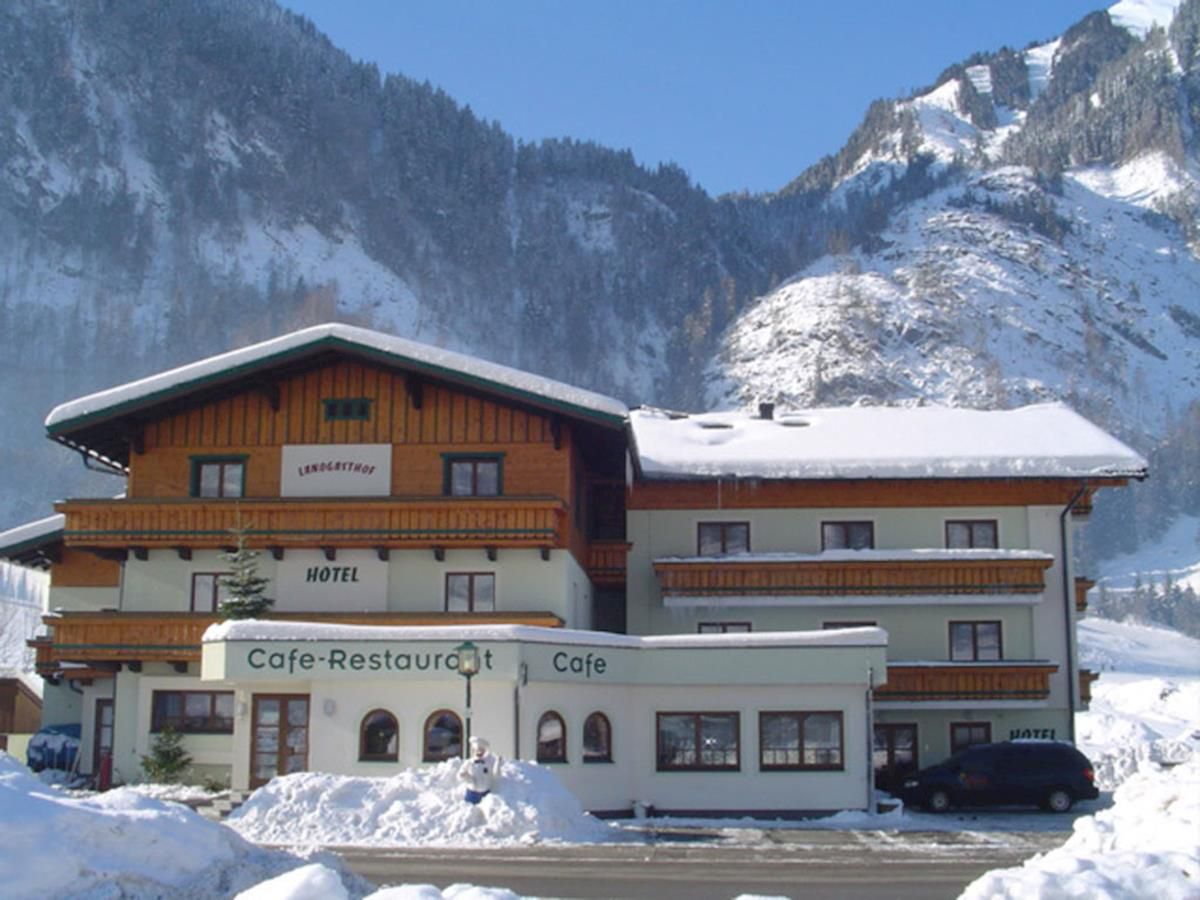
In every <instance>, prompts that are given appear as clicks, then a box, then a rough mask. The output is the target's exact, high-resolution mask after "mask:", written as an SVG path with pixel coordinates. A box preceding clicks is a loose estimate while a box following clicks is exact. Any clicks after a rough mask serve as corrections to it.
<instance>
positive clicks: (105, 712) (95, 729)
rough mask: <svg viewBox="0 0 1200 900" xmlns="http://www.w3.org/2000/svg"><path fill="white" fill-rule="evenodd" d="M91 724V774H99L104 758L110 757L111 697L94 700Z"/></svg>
mask: <svg viewBox="0 0 1200 900" xmlns="http://www.w3.org/2000/svg"><path fill="white" fill-rule="evenodd" d="M93 722H94V724H93V725H92V774H93V775H97V776H98V775H100V774H101V771H100V770H101V768H102V766H103V765H104V760H105V759H108V758H111V757H112V748H113V702H112V699H111V698H103V699H97V700H96V718H95V719H94V720H93Z"/></svg>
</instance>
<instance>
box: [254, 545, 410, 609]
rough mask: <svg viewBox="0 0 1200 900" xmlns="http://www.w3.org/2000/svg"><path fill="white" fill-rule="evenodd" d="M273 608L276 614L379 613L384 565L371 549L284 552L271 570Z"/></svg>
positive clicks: (385, 577)
mask: <svg viewBox="0 0 1200 900" xmlns="http://www.w3.org/2000/svg"><path fill="white" fill-rule="evenodd" d="M274 591H275V593H274V595H273V596H274V597H275V609H277V610H279V611H280V612H328V611H329V610H333V609H338V610H345V611H347V612H383V611H384V610H385V609H387V594H388V564H387V563H386V562H384V561H383V560H381V559H379V557H378V556H377V555H376V554H375V553H374V551H371V550H339V551H338V552H337V557H336V558H335V559H332V560H330V559H326V558H325V554H324V553H322V552H321V551H320V550H288V551H287V552H286V553H285V554H284V557H283V559H282V560H280V561H279V564H278V568H277V569H276V570H275V587H274Z"/></svg>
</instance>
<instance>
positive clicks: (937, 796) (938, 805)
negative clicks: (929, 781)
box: [925, 788, 950, 813]
mask: <svg viewBox="0 0 1200 900" xmlns="http://www.w3.org/2000/svg"><path fill="white" fill-rule="evenodd" d="M925 808H926V809H928V810H929V811H930V812H935V813H943V812H946V810H948V809H949V808H950V795H949V794H948V793H946V792H945V791H943V790H942V789H941V788H935V789H934V790H932V791H930V792H929V794H928V795H926V797H925Z"/></svg>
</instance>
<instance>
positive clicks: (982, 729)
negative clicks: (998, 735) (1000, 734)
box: [950, 722, 992, 753]
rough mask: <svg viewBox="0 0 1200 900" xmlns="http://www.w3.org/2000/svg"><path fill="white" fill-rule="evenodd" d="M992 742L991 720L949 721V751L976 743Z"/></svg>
mask: <svg viewBox="0 0 1200 900" xmlns="http://www.w3.org/2000/svg"><path fill="white" fill-rule="evenodd" d="M991 742H992V723H991V722H951V723H950V752H951V753H957V752H958V751H959V750H966V749H967V748H968V747H974V746H975V745H976V744H990V743H991Z"/></svg>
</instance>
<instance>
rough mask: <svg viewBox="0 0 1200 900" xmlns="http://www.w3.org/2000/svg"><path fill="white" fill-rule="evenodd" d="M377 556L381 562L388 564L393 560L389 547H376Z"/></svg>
mask: <svg viewBox="0 0 1200 900" xmlns="http://www.w3.org/2000/svg"><path fill="white" fill-rule="evenodd" d="M375 555H376V556H378V557H379V560H380V562H387V561H388V560H389V559H390V558H391V556H392V552H391V551H390V550H389V549H388V548H387V547H376V548H375Z"/></svg>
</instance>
